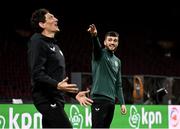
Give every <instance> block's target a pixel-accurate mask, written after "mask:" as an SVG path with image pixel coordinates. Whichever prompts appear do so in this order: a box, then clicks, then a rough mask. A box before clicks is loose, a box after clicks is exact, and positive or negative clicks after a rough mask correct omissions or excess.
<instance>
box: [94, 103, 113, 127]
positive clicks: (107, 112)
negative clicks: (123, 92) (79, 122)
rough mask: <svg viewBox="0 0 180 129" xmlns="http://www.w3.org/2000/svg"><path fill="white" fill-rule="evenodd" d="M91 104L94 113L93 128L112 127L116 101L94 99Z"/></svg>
mask: <svg viewBox="0 0 180 129" xmlns="http://www.w3.org/2000/svg"><path fill="white" fill-rule="evenodd" d="M93 101H94V103H93V104H92V106H91V113H92V128H93V129H94V128H110V125H111V122H112V119H113V116H114V109H115V103H113V102H110V101H107V100H93Z"/></svg>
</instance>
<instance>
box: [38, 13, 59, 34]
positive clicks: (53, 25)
mask: <svg viewBox="0 0 180 129" xmlns="http://www.w3.org/2000/svg"><path fill="white" fill-rule="evenodd" d="M40 26H41V27H42V28H43V29H44V31H46V32H49V33H55V32H58V31H60V30H59V27H58V19H57V18H56V17H54V15H53V14H51V13H47V14H45V22H40Z"/></svg>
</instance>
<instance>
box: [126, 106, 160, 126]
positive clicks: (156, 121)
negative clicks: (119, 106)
mask: <svg viewBox="0 0 180 129" xmlns="http://www.w3.org/2000/svg"><path fill="white" fill-rule="evenodd" d="M129 124H130V126H131V127H132V128H134V129H140V128H149V129H151V128H152V126H153V125H156V126H158V125H160V124H162V114H161V112H160V111H146V110H145V107H142V108H138V109H137V107H135V106H134V105H133V106H131V107H130V115H129Z"/></svg>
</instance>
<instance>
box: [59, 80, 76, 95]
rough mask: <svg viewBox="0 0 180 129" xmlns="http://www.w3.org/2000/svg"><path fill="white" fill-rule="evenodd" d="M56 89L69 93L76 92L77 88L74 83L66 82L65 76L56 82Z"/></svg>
mask: <svg viewBox="0 0 180 129" xmlns="http://www.w3.org/2000/svg"><path fill="white" fill-rule="evenodd" d="M57 89H58V90H61V91H64V92H70V93H77V92H78V90H79V89H78V87H77V85H76V84H69V83H68V77H66V78H65V79H64V80H62V81H61V82H59V83H58V86H57Z"/></svg>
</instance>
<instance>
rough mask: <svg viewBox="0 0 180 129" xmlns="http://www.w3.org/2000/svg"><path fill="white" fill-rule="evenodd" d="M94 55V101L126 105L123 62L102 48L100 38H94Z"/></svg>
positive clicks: (92, 90)
mask: <svg viewBox="0 0 180 129" xmlns="http://www.w3.org/2000/svg"><path fill="white" fill-rule="evenodd" d="M92 42H93V55H92V78H93V85H92V89H91V97H92V99H105V100H110V101H112V102H115V98H116V97H117V98H118V100H119V102H120V104H125V102H124V95H123V90H122V79H121V61H120V59H118V58H117V57H116V56H115V55H114V53H112V52H111V51H109V50H107V49H106V48H102V47H101V44H100V41H99V38H98V37H93V38H92Z"/></svg>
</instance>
